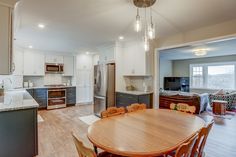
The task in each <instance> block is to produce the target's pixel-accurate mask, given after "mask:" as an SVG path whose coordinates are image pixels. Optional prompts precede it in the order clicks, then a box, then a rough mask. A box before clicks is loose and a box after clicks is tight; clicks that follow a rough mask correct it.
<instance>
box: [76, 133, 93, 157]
mask: <svg viewBox="0 0 236 157" xmlns="http://www.w3.org/2000/svg"><path fill="white" fill-rule="evenodd" d="M72 137H73V140H74V143H75V146H76V149H77V152H78V154H79V157H97V155H96V154H95V152H94V151H93V150H92V149H89V148H87V147H85V146H84V145H83V143H82V142H81V141H80V140H78V138H76V137H75V135H73V134H72Z"/></svg>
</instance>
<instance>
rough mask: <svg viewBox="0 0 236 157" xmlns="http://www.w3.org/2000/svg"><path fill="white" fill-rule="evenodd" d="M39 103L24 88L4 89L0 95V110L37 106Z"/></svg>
mask: <svg viewBox="0 0 236 157" xmlns="http://www.w3.org/2000/svg"><path fill="white" fill-rule="evenodd" d="M37 107H39V104H38V103H37V102H36V101H35V100H34V99H33V98H32V96H31V95H30V94H29V93H28V92H27V91H26V90H24V89H14V90H9V91H5V92H4V95H3V96H0V112H6V111H14V110H23V109H29V108H37Z"/></svg>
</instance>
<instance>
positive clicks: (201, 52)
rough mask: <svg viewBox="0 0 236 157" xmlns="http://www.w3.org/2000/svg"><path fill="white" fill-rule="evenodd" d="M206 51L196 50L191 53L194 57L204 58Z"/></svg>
mask: <svg viewBox="0 0 236 157" xmlns="http://www.w3.org/2000/svg"><path fill="white" fill-rule="evenodd" d="M207 50H208V49H196V50H193V52H194V54H195V55H196V56H205V55H207Z"/></svg>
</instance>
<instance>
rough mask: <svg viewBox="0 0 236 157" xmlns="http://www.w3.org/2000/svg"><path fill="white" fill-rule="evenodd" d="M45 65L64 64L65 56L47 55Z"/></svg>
mask: <svg viewBox="0 0 236 157" xmlns="http://www.w3.org/2000/svg"><path fill="white" fill-rule="evenodd" d="M45 63H58V64H63V63H64V61H63V56H58V55H46V56H45Z"/></svg>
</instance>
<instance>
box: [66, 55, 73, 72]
mask: <svg viewBox="0 0 236 157" xmlns="http://www.w3.org/2000/svg"><path fill="white" fill-rule="evenodd" d="M73 75H74V57H73V56H64V76H73Z"/></svg>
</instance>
